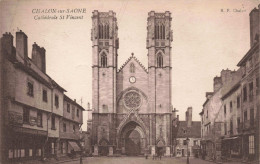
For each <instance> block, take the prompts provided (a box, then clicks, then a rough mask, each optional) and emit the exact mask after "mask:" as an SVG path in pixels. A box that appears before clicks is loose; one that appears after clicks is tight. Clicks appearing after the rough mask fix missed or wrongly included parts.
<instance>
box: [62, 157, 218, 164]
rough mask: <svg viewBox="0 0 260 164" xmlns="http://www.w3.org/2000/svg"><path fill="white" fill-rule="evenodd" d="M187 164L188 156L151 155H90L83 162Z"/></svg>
mask: <svg viewBox="0 0 260 164" xmlns="http://www.w3.org/2000/svg"><path fill="white" fill-rule="evenodd" d="M173 163H174V164H186V158H162V159H161V160H153V159H152V158H151V157H150V158H148V159H145V158H144V157H88V158H84V159H83V164H173ZM211 163H212V164H213V162H208V161H204V160H201V159H198V158H192V159H190V164H211ZM65 164H79V161H71V162H66V163H65Z"/></svg>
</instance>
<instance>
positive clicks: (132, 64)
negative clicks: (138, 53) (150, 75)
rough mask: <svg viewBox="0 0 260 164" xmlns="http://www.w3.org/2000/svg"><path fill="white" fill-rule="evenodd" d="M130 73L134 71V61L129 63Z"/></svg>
mask: <svg viewBox="0 0 260 164" xmlns="http://www.w3.org/2000/svg"><path fill="white" fill-rule="evenodd" d="M130 73H135V65H134V63H131V64H130Z"/></svg>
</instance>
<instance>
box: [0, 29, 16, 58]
mask: <svg viewBox="0 0 260 164" xmlns="http://www.w3.org/2000/svg"><path fill="white" fill-rule="evenodd" d="M13 39H14V37H13V35H12V34H11V33H7V32H6V33H5V34H3V36H2V38H1V44H2V52H3V54H4V55H10V56H11V57H15V54H14V53H13V52H14V51H13V49H14V46H13Z"/></svg>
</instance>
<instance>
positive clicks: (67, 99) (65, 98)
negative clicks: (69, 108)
mask: <svg viewBox="0 0 260 164" xmlns="http://www.w3.org/2000/svg"><path fill="white" fill-rule="evenodd" d="M64 100H66V101H68V102H70V103H72V104H74V105H76V106H77V107H78V108H80V109H81V110H85V108H83V107H82V106H81V105H79V104H78V103H77V102H76V101H74V100H72V99H71V98H69V97H68V96H67V95H65V94H64Z"/></svg>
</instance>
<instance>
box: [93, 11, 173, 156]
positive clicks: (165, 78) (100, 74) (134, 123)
mask: <svg viewBox="0 0 260 164" xmlns="http://www.w3.org/2000/svg"><path fill="white" fill-rule="evenodd" d="M171 20H172V18H171V13H170V12H169V11H166V12H164V13H156V12H154V11H151V12H149V13H148V19H147V40H146V43H147V44H146V48H147V49H148V68H145V67H144V66H143V65H142V64H141V62H140V61H139V60H138V59H137V58H136V57H135V56H134V55H133V54H132V55H131V56H130V57H129V59H128V60H127V61H126V62H125V64H123V66H121V67H120V68H118V56H120V55H118V48H119V38H118V26H117V19H116V14H115V13H114V12H113V11H109V12H98V11H96V10H95V11H93V15H92V30H91V40H92V43H93V44H92V78H93V79H92V105H93V112H92V131H91V134H92V146H93V149H94V155H113V154H126V155H142V154H152V155H153V154H161V155H165V156H169V155H170V154H171V153H172V145H173V143H172V120H173V119H174V114H173V111H172V104H171V94H172V93H171V81H172V77H171V69H172V67H171V42H172V30H171ZM145 55H146V54H145Z"/></svg>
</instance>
